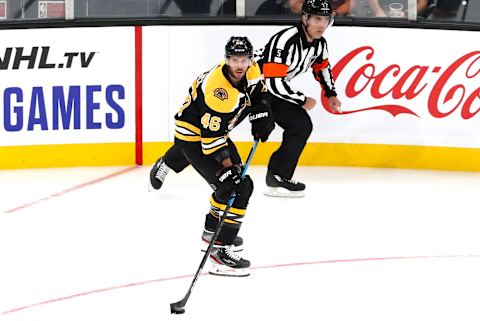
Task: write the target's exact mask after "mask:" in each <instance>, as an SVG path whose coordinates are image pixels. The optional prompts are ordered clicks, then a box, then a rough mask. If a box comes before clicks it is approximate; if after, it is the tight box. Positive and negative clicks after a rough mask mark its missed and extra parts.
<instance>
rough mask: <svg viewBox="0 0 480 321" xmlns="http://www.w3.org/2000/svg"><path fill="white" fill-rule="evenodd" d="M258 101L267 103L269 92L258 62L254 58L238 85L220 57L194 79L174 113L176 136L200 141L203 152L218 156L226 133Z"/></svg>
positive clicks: (186, 139) (225, 141)
mask: <svg viewBox="0 0 480 321" xmlns="http://www.w3.org/2000/svg"><path fill="white" fill-rule="evenodd" d="M261 104H268V95H267V88H266V86H265V82H264V81H263V78H262V72H261V71H260V68H259V66H258V64H257V63H256V62H253V63H252V65H251V66H250V68H249V69H248V70H247V73H246V75H245V77H244V78H243V80H242V82H241V84H240V86H238V87H235V86H234V85H233V84H232V83H231V82H230V80H229V76H228V67H227V65H226V64H225V62H224V61H223V62H221V63H220V64H218V65H216V66H215V67H214V68H213V69H211V70H209V71H207V72H205V73H203V74H201V75H200V76H198V77H197V79H195V81H194V82H193V84H192V86H191V87H190V89H189V93H188V96H187V98H186V100H185V102H184V103H183V105H182V108H181V109H180V110H179V111H178V113H177V114H176V115H175V138H176V139H179V140H182V141H187V142H199V143H200V144H201V146H202V150H203V153H204V154H205V155H212V156H214V157H215V158H217V157H216V156H218V155H220V154H221V153H222V150H226V147H227V144H228V143H227V138H228V133H229V132H230V131H231V130H232V129H233V128H234V127H235V126H236V125H237V124H238V123H240V122H241V121H242V120H243V119H244V118H245V117H246V116H247V115H248V113H249V112H250V110H251V108H252V106H258V105H261Z"/></svg>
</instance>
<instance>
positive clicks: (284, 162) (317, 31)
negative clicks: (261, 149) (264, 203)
mask: <svg viewBox="0 0 480 321" xmlns="http://www.w3.org/2000/svg"><path fill="white" fill-rule="evenodd" d="M332 12H333V10H332V4H331V3H330V1H329V0H306V1H305V2H304V3H303V7H302V15H301V21H300V23H298V24H297V25H295V26H293V27H290V28H287V29H284V30H281V31H280V32H278V33H277V34H275V35H273V36H272V37H271V38H270V40H269V41H268V43H267V45H266V46H265V47H264V48H263V50H261V51H259V52H257V57H256V60H257V61H258V63H259V65H260V67H261V68H262V70H263V75H264V77H265V81H266V84H267V87H268V91H269V92H270V94H271V96H272V103H271V108H272V114H273V116H274V120H275V122H276V123H277V124H278V125H279V126H280V127H281V128H283V130H284V132H283V139H282V143H281V145H280V148H279V149H278V150H276V151H275V152H274V153H273V154H272V157H271V158H270V161H269V163H268V172H267V177H266V183H267V190H266V191H265V195H268V196H279V197H302V196H304V195H305V184H303V183H300V182H298V181H295V180H293V179H292V177H293V174H294V172H295V168H296V167H297V163H298V159H299V158H300V155H301V154H302V151H303V149H304V147H305V144H306V143H307V140H308V137H309V136H310V133H311V132H312V121H311V119H310V116H309V115H308V113H307V111H309V110H311V109H312V108H313V107H314V106H315V104H316V100H315V99H314V98H312V97H307V96H305V95H304V94H303V93H302V92H301V91H299V90H297V89H295V88H293V87H292V86H291V85H290V81H291V80H292V79H294V78H295V77H297V76H298V75H300V74H302V73H304V72H306V71H308V70H309V69H310V68H311V69H312V71H313V76H314V78H315V79H316V81H318V82H319V83H320V84H321V85H322V87H323V89H324V91H325V96H327V98H328V103H329V105H330V108H331V109H332V111H333V112H341V109H340V106H341V103H340V101H339V100H338V99H337V94H336V92H335V84H334V80H333V76H332V70H331V67H330V63H329V61H328V49H327V41H326V40H325V38H323V33H324V32H325V30H326V29H327V28H328V27H329V26H330V25H331V24H332V22H333V16H332Z"/></svg>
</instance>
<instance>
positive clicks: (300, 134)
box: [268, 96, 313, 179]
mask: <svg viewBox="0 0 480 321" xmlns="http://www.w3.org/2000/svg"><path fill="white" fill-rule="evenodd" d="M271 108H272V114H273V118H274V120H275V123H277V124H278V126H280V127H281V128H283V130H284V131H283V139H282V143H281V144H280V147H279V148H278V149H277V150H276V151H275V152H274V153H273V154H272V156H271V157H270V161H269V163H268V171H269V172H271V173H272V174H277V175H280V176H282V177H284V178H288V179H291V178H292V177H293V173H294V172H295V168H296V167H297V163H298V159H299V158H300V155H301V154H302V151H303V149H304V147H305V145H306V143H307V140H308V138H309V137H310V134H311V133H312V128H313V125H312V120H311V119H310V116H309V115H308V113H307V111H306V110H305V109H304V108H303V107H302V106H299V105H296V104H292V103H290V102H287V101H285V100H283V99H280V98H277V97H275V96H272V104H271Z"/></svg>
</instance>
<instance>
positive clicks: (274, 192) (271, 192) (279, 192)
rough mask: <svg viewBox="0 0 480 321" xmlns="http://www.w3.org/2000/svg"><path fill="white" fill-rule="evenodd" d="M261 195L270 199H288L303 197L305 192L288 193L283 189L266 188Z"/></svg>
mask: <svg viewBox="0 0 480 321" xmlns="http://www.w3.org/2000/svg"><path fill="white" fill-rule="evenodd" d="M263 195H265V196H270V197H289V198H299V197H304V196H305V191H289V190H288V189H286V188H283V187H268V186H267V189H266V190H265V192H263Z"/></svg>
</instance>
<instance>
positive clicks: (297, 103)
mask: <svg viewBox="0 0 480 321" xmlns="http://www.w3.org/2000/svg"><path fill="white" fill-rule="evenodd" d="M332 12H333V11H332V5H331V3H330V1H329V0H306V1H305V2H304V3H303V6H302V15H301V21H300V23H299V24H297V25H295V26H293V27H290V28H286V29H284V30H281V31H280V32H278V33H276V34H275V35H273V36H272V37H271V38H270V40H269V41H268V43H267V44H266V46H265V47H264V48H263V49H262V50H260V51H259V52H257V53H256V60H257V61H258V64H259V65H260V67H261V68H262V71H263V75H264V77H265V81H266V84H267V87H268V91H269V94H270V96H271V99H272V103H271V108H272V113H273V116H274V120H275V123H277V124H278V125H279V126H280V127H281V128H282V129H283V130H284V132H283V139H282V142H281V145H280V147H279V149H278V150H277V151H275V152H274V153H273V154H272V156H271V158H270V161H269V163H268V171H267V175H266V185H267V190H266V191H265V195H268V196H279V197H301V196H304V195H305V184H303V183H301V182H298V181H296V180H293V179H292V177H293V174H294V172H295V169H296V167H297V163H298V159H299V158H300V155H301V153H302V151H303V149H304V147H305V145H306V142H307V140H308V138H309V137H310V134H311V131H312V121H311V119H310V116H309V115H308V112H307V111H309V110H311V109H312V108H313V107H314V106H315V104H316V100H315V99H314V98H312V97H307V96H305V95H304V94H303V93H302V92H300V91H298V90H296V89H294V88H292V86H291V85H290V81H291V80H292V79H293V78H295V77H296V76H298V75H300V74H302V73H304V72H306V71H308V70H309V69H310V68H311V69H312V71H313V75H314V77H315V79H316V80H317V81H318V82H319V83H320V84H321V85H322V87H323V89H324V92H325V96H326V97H328V103H329V106H330V108H331V109H332V111H333V112H337V113H340V112H341V108H340V107H341V102H340V100H339V99H337V94H336V91H335V85H334V80H333V76H332V71H331V67H330V63H329V60H328V58H329V55H328V49H327V42H326V40H325V38H323V33H324V32H325V30H326V29H327V28H328V27H329V26H330V25H331V24H332V23H333V16H332ZM186 166H188V162H187V161H186V160H185V159H184V158H183V155H182V154H181V153H179V152H178V150H177V149H176V147H175V146H173V147H172V148H170V149H169V150H168V151H167V153H166V154H165V155H164V156H163V157H162V158H160V159H159V160H157V161H156V162H155V164H154V166H153V167H152V169H151V172H150V188H151V190H158V189H160V187H161V186H162V184H163V181H164V180H165V177H166V175H167V173H168V172H169V170H170V169H173V170H174V171H175V172H177V173H178V172H180V171H182V170H183V169H184V168H185V167H186Z"/></svg>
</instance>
